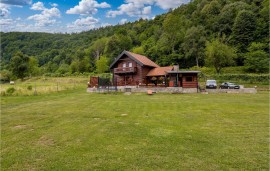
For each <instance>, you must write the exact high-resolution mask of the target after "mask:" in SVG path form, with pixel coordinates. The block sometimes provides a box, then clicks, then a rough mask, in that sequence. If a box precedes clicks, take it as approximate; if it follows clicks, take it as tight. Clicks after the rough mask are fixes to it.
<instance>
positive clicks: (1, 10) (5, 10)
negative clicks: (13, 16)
mask: <svg viewBox="0 0 270 171" xmlns="http://www.w3.org/2000/svg"><path fill="white" fill-rule="evenodd" d="M9 14H10V6H9V5H6V4H2V3H0V17H8V16H9Z"/></svg>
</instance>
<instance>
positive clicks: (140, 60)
mask: <svg viewBox="0 0 270 171" xmlns="http://www.w3.org/2000/svg"><path fill="white" fill-rule="evenodd" d="M124 54H125V55H127V56H128V57H130V58H131V59H133V60H134V61H136V62H137V63H138V64H140V65H141V66H143V65H146V66H150V67H159V65H158V64H156V63H155V62H153V61H151V60H150V59H149V58H147V57H146V56H143V55H139V54H136V53H132V52H129V51H125V50H124V51H123V52H122V53H121V54H120V55H119V56H118V57H117V58H116V59H115V60H114V62H113V63H112V64H111V65H110V69H111V68H112V67H113V66H114V65H115V64H116V63H117V61H118V60H119V59H120V58H121V57H122V56H123V55H124Z"/></svg>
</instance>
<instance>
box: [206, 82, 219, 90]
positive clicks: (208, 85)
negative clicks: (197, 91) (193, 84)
mask: <svg viewBox="0 0 270 171" xmlns="http://www.w3.org/2000/svg"><path fill="white" fill-rule="evenodd" d="M206 88H207V89H210V88H212V89H216V88H217V81H216V80H207V81H206Z"/></svg>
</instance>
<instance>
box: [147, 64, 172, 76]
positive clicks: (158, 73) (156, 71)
mask: <svg viewBox="0 0 270 171" xmlns="http://www.w3.org/2000/svg"><path fill="white" fill-rule="evenodd" d="M172 70H173V66H166V67H157V68H153V69H152V70H150V71H149V72H148V74H147V75H146V76H161V75H166V72H168V71H172Z"/></svg>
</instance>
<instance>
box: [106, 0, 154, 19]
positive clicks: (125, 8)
mask: <svg viewBox="0 0 270 171" xmlns="http://www.w3.org/2000/svg"><path fill="white" fill-rule="evenodd" d="M125 2H126V4H122V5H120V6H119V7H118V10H110V11H108V12H107V17H112V18H114V17H116V16H117V15H123V14H126V15H128V16H130V17H136V16H137V17H142V16H144V15H145V13H147V15H148V14H151V6H147V7H145V5H152V4H153V3H154V0H126V1H125ZM149 12H150V13H149Z"/></svg>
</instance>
